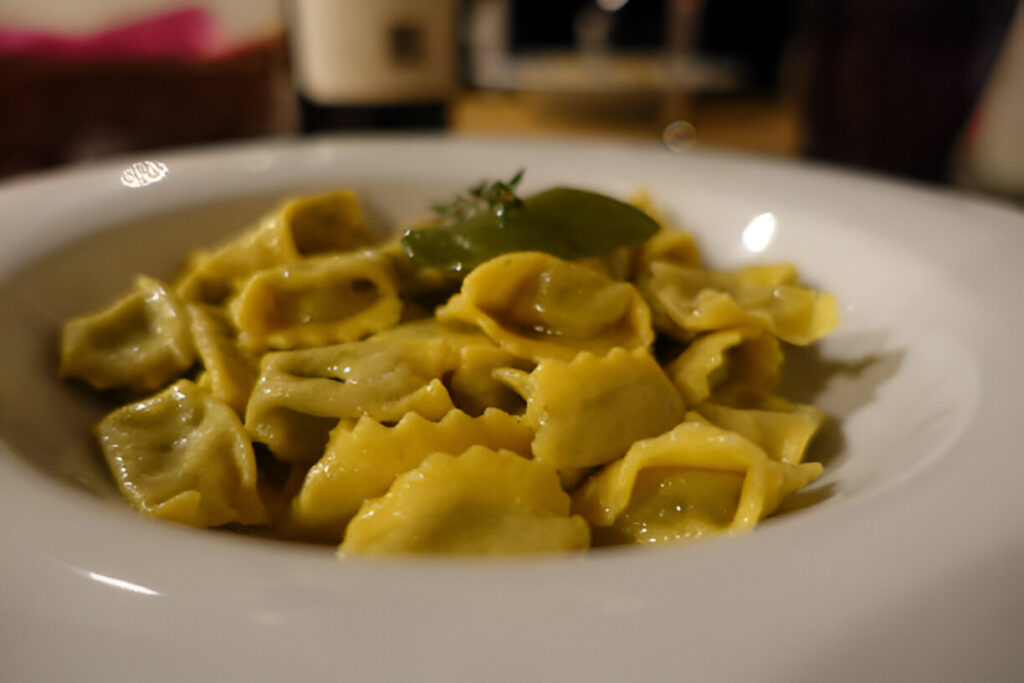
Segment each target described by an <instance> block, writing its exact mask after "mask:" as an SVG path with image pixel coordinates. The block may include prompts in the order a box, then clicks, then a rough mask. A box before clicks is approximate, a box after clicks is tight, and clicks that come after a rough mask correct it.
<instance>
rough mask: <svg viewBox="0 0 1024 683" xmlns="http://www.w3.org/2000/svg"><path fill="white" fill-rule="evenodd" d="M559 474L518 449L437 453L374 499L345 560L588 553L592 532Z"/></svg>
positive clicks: (356, 524)
mask: <svg viewBox="0 0 1024 683" xmlns="http://www.w3.org/2000/svg"><path fill="white" fill-rule="evenodd" d="M569 506H570V501H569V496H568V494H566V493H565V491H563V490H562V488H561V486H560V485H559V481H558V475H557V474H555V471H554V470H552V469H550V468H548V467H546V466H544V465H542V464H540V463H538V462H534V461H531V460H526V459H525V458H522V457H520V456H518V455H516V454H515V453H513V452H511V451H506V450H491V449H489V448H485V447H483V446H473V447H472V448H469V449H468V450H466V451H465V452H464V453H462V454H461V455H450V454H447V453H434V454H432V455H429V456H427V458H426V459H425V460H424V461H423V463H422V464H421V465H420V466H419V467H418V468H416V469H415V470H412V471H411V472H407V473H406V474H404V475H402V476H400V477H399V478H398V479H397V480H396V481H395V483H394V484H393V485H392V486H391V488H390V489H389V490H388V492H387V493H386V494H385V495H384V496H382V497H380V498H376V499H373V500H370V501H368V502H367V503H366V504H365V505H364V506H363V507H362V508H361V509H360V511H359V513H358V514H357V515H356V517H355V519H353V520H352V521H351V522H350V523H349V525H348V529H347V530H346V532H345V540H344V541H343V542H342V544H341V547H340V552H341V553H342V554H343V555H389V554H405V553H426V554H466V553H472V554H478V555H488V554H509V553H537V552H552V551H565V550H583V549H585V548H587V547H588V545H589V539H590V532H589V529H588V528H587V524H586V522H584V521H583V519H581V518H580V517H578V516H574V515H570V513H569Z"/></svg>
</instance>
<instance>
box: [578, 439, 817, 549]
mask: <svg viewBox="0 0 1024 683" xmlns="http://www.w3.org/2000/svg"><path fill="white" fill-rule="evenodd" d="M820 473H821V465H820V464H819V463H804V464H799V465H794V464H790V463H786V462H781V461H777V460H773V459H772V458H770V457H768V454H767V453H765V451H764V450H763V449H761V448H759V447H758V446H757V445H755V444H754V443H753V442H751V441H749V440H748V439H745V438H744V437H742V436H740V435H739V434H736V433H733V432H729V431H726V430H724V429H721V428H719V427H715V426H713V425H711V424H707V423H705V422H703V421H700V420H694V419H690V420H687V421H685V422H683V423H681V424H680V425H678V426H677V427H676V428H675V429H673V430H672V431H670V432H668V433H666V434H663V435H661V436H658V437H655V438H652V439H646V440H643V441H638V442H636V443H635V444H633V446H632V447H630V449H629V452H628V453H626V455H625V457H623V458H622V459H620V460H617V461H615V462H614V463H612V464H610V465H608V466H606V467H605V468H604V469H602V470H601V471H600V472H599V473H597V474H595V475H594V476H592V477H591V478H590V479H589V480H588V481H587V482H586V483H585V484H584V485H583V487H582V488H580V489H579V490H578V491H577V492H576V493H575V494H574V498H573V509H574V511H575V512H577V513H578V514H580V515H582V516H583V517H584V518H585V519H586V520H587V521H588V522H589V523H590V524H591V525H592V526H593V527H594V528H595V539H598V538H600V539H601V540H603V541H604V542H612V543H637V544H658V543H665V542H670V541H678V540H693V539H698V538H704V537H707V536H715V535H735V534H738V533H742V532H746V531H750V530H751V529H753V528H754V526H755V525H756V524H757V523H758V522H759V521H761V520H762V519H763V518H764V517H766V516H768V515H770V514H771V513H772V512H774V511H775V509H776V508H777V507H778V505H779V503H780V502H781V501H782V500H783V499H784V498H785V497H786V496H787V495H789V494H790V493H793V492H794V491H797V490H799V489H800V488H803V487H804V486H806V485H807V484H809V483H810V482H811V481H813V480H814V479H815V478H816V477H817V476H818V475H819V474H820Z"/></svg>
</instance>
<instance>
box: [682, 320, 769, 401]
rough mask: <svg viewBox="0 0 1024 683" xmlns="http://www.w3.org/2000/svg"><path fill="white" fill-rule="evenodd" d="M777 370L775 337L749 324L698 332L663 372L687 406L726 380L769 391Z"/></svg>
mask: <svg viewBox="0 0 1024 683" xmlns="http://www.w3.org/2000/svg"><path fill="white" fill-rule="evenodd" d="M781 371H782V349H781V348H780V346H779V340H778V339H777V338H775V337H774V336H772V335H771V334H769V333H767V332H765V331H764V330H760V329H757V328H753V327H746V328H733V329H729V330H723V331H721V332H712V333H709V334H706V335H702V336H700V337H698V338H697V339H695V340H694V341H693V342H692V343H691V344H690V345H689V346H688V347H686V350H684V351H683V352H682V353H681V354H680V355H679V356H678V357H677V358H676V359H675V360H673V361H672V362H671V363H668V364H667V365H666V366H665V372H666V373H668V376H669V377H670V378H671V379H672V381H673V383H674V384H675V385H676V388H678V389H679V392H680V393H681V394H682V395H683V398H684V399H685V400H686V403H687V405H691V406H692V405H695V404H697V403H700V402H701V401H703V400H705V399H706V398H707V397H708V396H710V395H711V393H712V391H714V390H715V389H717V388H718V387H720V386H721V385H723V384H726V383H734V384H744V385H747V386H753V387H758V388H760V389H764V390H772V389H774V388H775V386H776V385H777V384H778V381H779V375H780V373H781Z"/></svg>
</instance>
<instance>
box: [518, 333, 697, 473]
mask: <svg viewBox="0 0 1024 683" xmlns="http://www.w3.org/2000/svg"><path fill="white" fill-rule="evenodd" d="M499 376H501V377H502V378H504V379H505V381H507V382H509V384H511V385H512V386H513V387H515V388H516V390H517V391H519V392H520V394H522V395H523V397H524V398H525V399H526V413H525V415H524V420H525V421H526V423H527V424H528V425H530V426H531V427H532V428H533V429H534V430H535V431H536V437H535V438H534V441H533V451H534V454H535V456H536V458H537V460H539V461H541V462H543V463H546V464H548V465H550V466H551V467H554V468H556V469H564V468H581V467H592V466H595V465H603V464H605V463H607V462H610V461H612V460H614V459H615V458H618V457H621V456H622V455H623V454H625V452H626V450H627V449H628V448H629V446H630V445H631V444H632V443H633V442H634V441H637V440H639V439H645V438H647V437H650V436H656V435H658V434H661V433H663V432H666V431H668V430H669V429H671V428H672V427H674V426H675V425H676V424H678V423H679V422H681V421H682V419H683V415H684V408H683V401H682V398H681V397H680V396H679V392H677V391H676V389H675V387H673V386H672V383H671V382H670V381H669V380H668V377H666V376H665V373H664V372H663V371H662V369H661V368H660V367H659V366H658V364H657V362H655V361H654V359H653V358H652V357H651V356H650V354H648V353H647V351H645V350H644V349H636V350H634V351H627V350H625V349H623V348H616V349H612V350H611V351H610V352H608V354H607V355H606V356H595V355H593V354H591V353H587V352H583V353H580V354H579V355H578V356H576V358H574V359H573V360H572V362H569V363H565V362H562V361H559V360H555V359H550V358H549V359H547V360H544V361H541V363H540V364H539V365H538V366H537V369H536V370H534V371H533V372H532V373H530V374H529V375H527V374H526V373H523V372H522V371H515V370H505V371H499Z"/></svg>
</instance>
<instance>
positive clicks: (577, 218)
mask: <svg viewBox="0 0 1024 683" xmlns="http://www.w3.org/2000/svg"><path fill="white" fill-rule="evenodd" d="M656 232H658V224H657V223H656V222H655V221H654V220H653V219H652V218H651V217H650V216H648V215H647V214H646V213H644V212H643V211H641V210H640V209H637V208H636V207H634V206H631V205H629V204H626V203H625V202H620V201H619V200H617V199H613V198H611V197H608V196H605V195H602V194H597V193H595V192H588V191H586V190H577V189H573V188H567V187H556V188H553V189H550V190H547V191H545V192H541V193H539V194H536V195H533V196H532V197H528V198H527V199H525V200H523V202H522V204H521V205H519V206H515V207H508V208H506V209H505V210H504V212H503V213H502V214H501V215H498V214H495V213H485V214H479V215H476V216H473V217H472V218H469V219H467V220H463V221H459V222H456V223H453V224H451V225H448V226H445V227H441V228H414V229H411V230H408V231H406V233H405V234H404V235H403V236H402V240H401V242H402V248H403V249H404V250H405V253H406V254H408V255H409V257H410V258H411V259H412V260H413V261H414V262H415V263H417V264H419V265H421V266H423V267H427V268H443V269H446V270H453V271H457V272H468V271H470V270H472V269H473V268H475V267H476V266H478V265H480V264H481V263H483V262H484V261H487V260H490V259H492V258H494V257H495V256H500V255H501V254H507V253H509V252H514V251H543V252H547V253H549V254H553V255H554V256H558V257H561V258H564V259H578V258H583V257H587V256H601V255H603V254H607V253H609V252H611V251H613V250H615V249H617V248H619V247H624V246H627V245H630V244H639V243H640V242H643V241H645V240H647V239H648V238H650V237H651V236H652V235H654V234H655V233H656Z"/></svg>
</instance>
